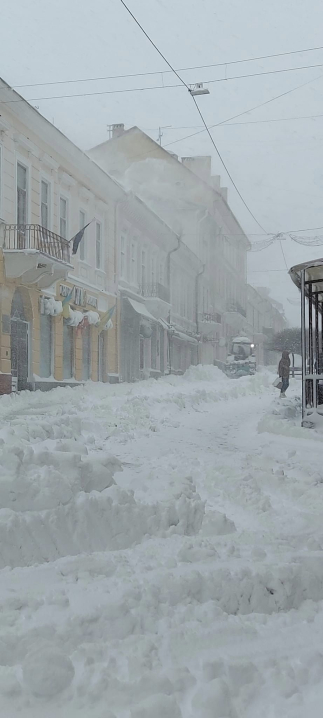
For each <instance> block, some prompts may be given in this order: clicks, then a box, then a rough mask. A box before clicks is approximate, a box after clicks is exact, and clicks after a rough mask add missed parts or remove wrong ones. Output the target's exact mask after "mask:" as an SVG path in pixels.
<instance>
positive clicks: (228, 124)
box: [143, 110, 323, 132]
mask: <svg viewBox="0 0 323 718" xmlns="http://www.w3.org/2000/svg"><path fill="white" fill-rule="evenodd" d="M249 111H250V110H249ZM318 117H323V114H322V113H321V114H319V115H296V116H295V117H273V118H272V119H271V120H250V121H248V120H247V122H228V121H227V120H226V121H225V122H222V123H221V124H222V126H223V127H236V126H237V125H239V126H240V127H242V126H243V125H261V124H266V123H268V122H291V121H292V120H316V119H317V118H318ZM213 126H214V125H212V127H213ZM217 126H218V127H219V125H217ZM202 127H203V125H186V126H185V125H183V126H173V125H169V126H168V127H167V130H168V132H176V131H178V130H198V129H201V128H202ZM158 129H159V128H158V127H143V130H144V131H145V132H158Z"/></svg>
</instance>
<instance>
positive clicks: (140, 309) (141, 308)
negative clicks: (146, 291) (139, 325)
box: [128, 297, 156, 322]
mask: <svg viewBox="0 0 323 718" xmlns="http://www.w3.org/2000/svg"><path fill="white" fill-rule="evenodd" d="M128 302H129V303H130V304H131V306H132V308H133V309H134V311H135V312H136V313H137V314H140V315H141V316H142V317H145V319H150V320H151V321H153V322H155V321H156V319H155V317H153V315H152V314H150V312H149V311H148V309H147V307H146V306H145V305H144V304H143V303H142V302H136V300H135V299H130V298H129V297H128Z"/></svg>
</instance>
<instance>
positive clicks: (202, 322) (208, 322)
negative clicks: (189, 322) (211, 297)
mask: <svg viewBox="0 0 323 718" xmlns="http://www.w3.org/2000/svg"><path fill="white" fill-rule="evenodd" d="M221 320H222V317H221V314H219V313H217V312H202V313H201V314H199V332H200V333H201V334H202V335H203V336H205V337H208V336H211V335H213V334H214V333H216V332H218V331H219V330H220V329H221Z"/></svg>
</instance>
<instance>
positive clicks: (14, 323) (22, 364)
mask: <svg viewBox="0 0 323 718" xmlns="http://www.w3.org/2000/svg"><path fill="white" fill-rule="evenodd" d="M11 374H12V376H14V377H17V389H18V391H23V390H24V389H27V388H28V322H26V321H24V320H22V319H16V318H12V319H11Z"/></svg>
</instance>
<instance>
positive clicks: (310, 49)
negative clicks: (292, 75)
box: [13, 45, 323, 89]
mask: <svg viewBox="0 0 323 718" xmlns="http://www.w3.org/2000/svg"><path fill="white" fill-rule="evenodd" d="M316 50H323V45H321V46H319V47H308V48H306V49H302V50H291V51H290V52H278V53H275V54H274V55H260V56H259V57H248V58H246V59H243V60H228V61H227V62H214V63H211V64H209V65H194V66H192V67H179V68H177V69H176V72H186V71H189V70H204V69H206V68H209V67H226V66H227V65H238V64H241V63H244V62H256V61H257V60H269V59H271V58H274V57H285V56H286V55H297V54H298V53H301V52H314V51H316ZM170 72H173V70H163V71H162V72H161V71H160V70H154V71H151V72H135V73H130V74H125V75H107V76H103V77H80V78H78V79H73V80H56V81H54V80H53V81H51V82H33V83H28V84H25V85H13V87H14V88H16V89H19V88H22V87H44V86H45V85H67V84H72V83H76V82H96V81H100V80H120V79H124V78H128V77H148V76H151V75H160V74H163V75H165V74H168V73H170Z"/></svg>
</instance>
